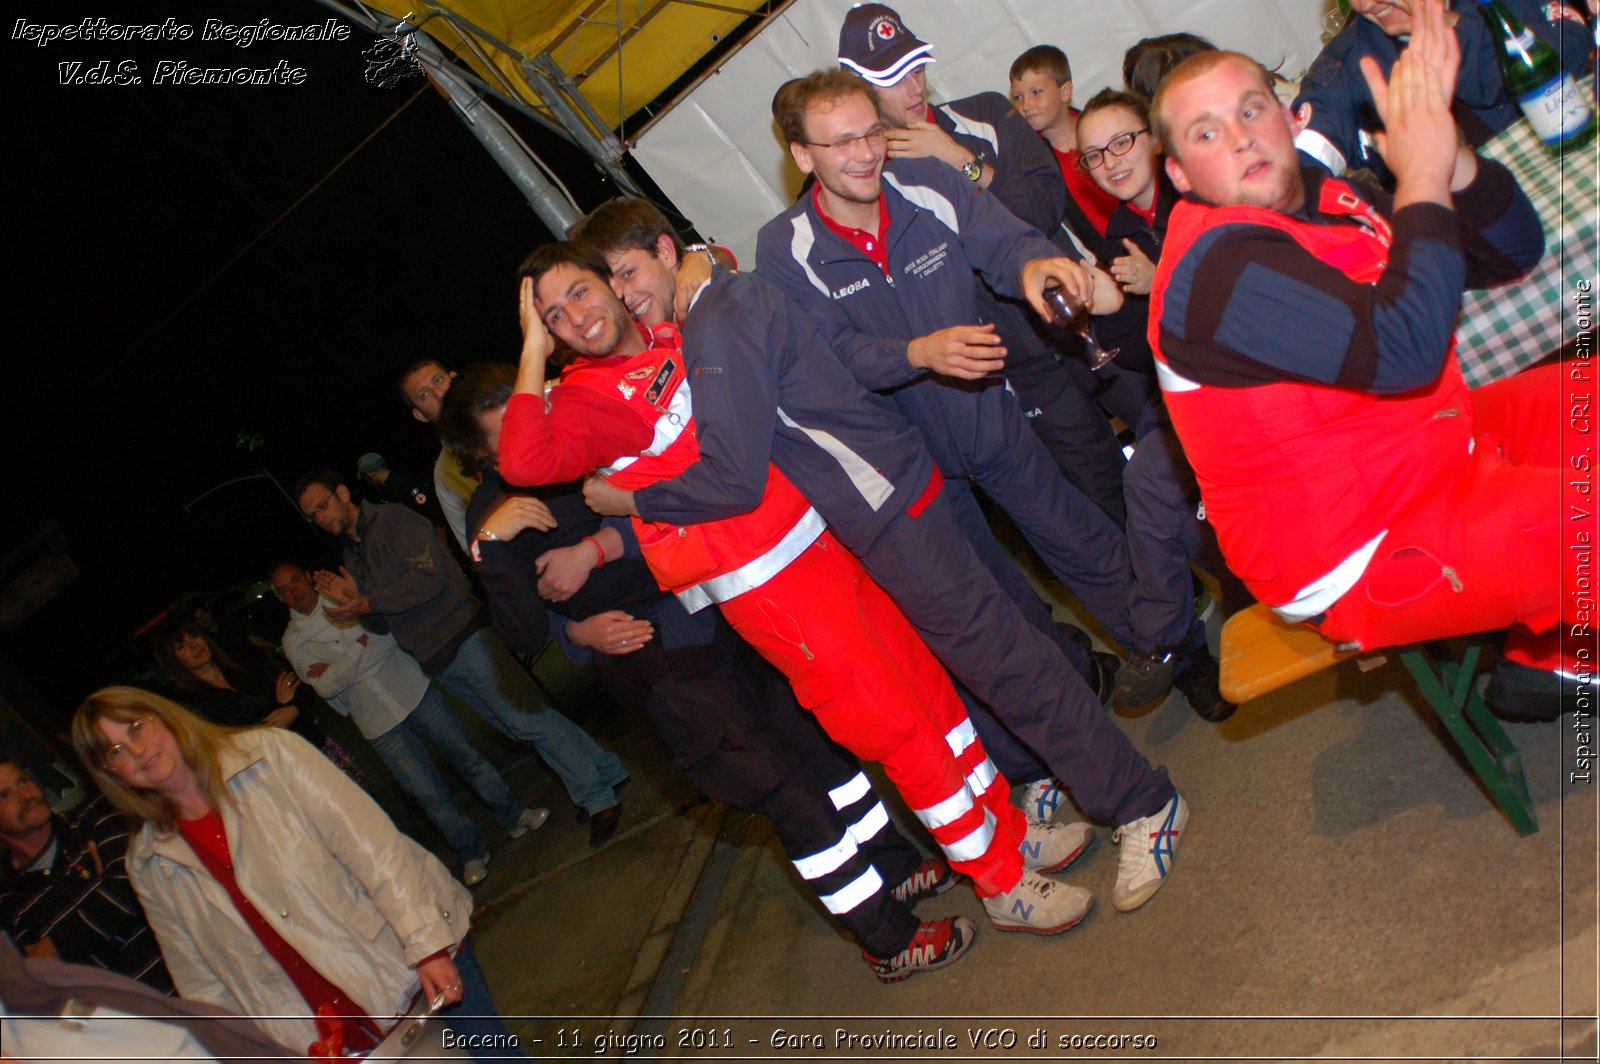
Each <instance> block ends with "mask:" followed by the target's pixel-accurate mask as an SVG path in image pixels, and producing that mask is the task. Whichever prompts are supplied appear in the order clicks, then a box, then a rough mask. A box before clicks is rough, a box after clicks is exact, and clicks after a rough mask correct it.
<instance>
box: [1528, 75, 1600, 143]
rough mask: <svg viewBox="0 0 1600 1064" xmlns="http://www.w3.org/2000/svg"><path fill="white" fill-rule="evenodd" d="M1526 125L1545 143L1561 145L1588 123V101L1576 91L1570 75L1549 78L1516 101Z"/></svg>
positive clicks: (1576, 87) (1589, 113) (1589, 112)
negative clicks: (1526, 122) (1523, 115)
mask: <svg viewBox="0 0 1600 1064" xmlns="http://www.w3.org/2000/svg"><path fill="white" fill-rule="evenodd" d="M1517 105H1518V106H1519V107H1521V108H1522V113H1523V114H1525V115H1527V116H1528V124H1529V125H1531V126H1533V131H1534V133H1536V134H1538V137H1539V139H1540V140H1542V141H1544V142H1545V143H1546V144H1560V143H1561V142H1562V141H1564V140H1566V139H1567V138H1568V137H1570V136H1572V135H1573V134H1574V133H1577V132H1578V131H1579V130H1581V129H1583V127H1584V126H1586V125H1588V124H1589V116H1590V115H1591V114H1592V113H1593V112H1591V111H1590V110H1589V101H1587V100H1585V99H1584V98H1583V93H1581V92H1579V91H1578V86H1577V83H1576V82H1574V81H1573V80H1572V75H1570V74H1562V75H1561V76H1560V77H1559V78H1551V79H1550V80H1549V81H1547V82H1545V84H1543V85H1541V86H1540V87H1539V88H1537V89H1535V90H1533V91H1532V92H1530V93H1528V94H1527V95H1526V96H1523V97H1521V98H1519V99H1518V100H1517Z"/></svg>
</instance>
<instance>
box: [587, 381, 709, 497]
mask: <svg viewBox="0 0 1600 1064" xmlns="http://www.w3.org/2000/svg"><path fill="white" fill-rule="evenodd" d="M673 355H674V356H676V357H677V359H678V361H679V362H680V363H681V362H682V361H683V355H682V354H679V353H678V352H676V351H675V352H673ZM693 418H694V395H693V393H692V392H691V390H690V388H689V381H688V380H687V379H685V380H684V382H683V383H682V384H680V385H678V390H677V391H675V392H673V393H672V400H671V401H670V402H669V403H667V409H666V410H664V411H662V412H661V414H660V416H658V417H657V418H656V423H655V427H654V429H653V431H652V432H651V435H650V446H649V447H647V448H645V449H644V450H643V451H641V452H639V453H638V454H630V455H625V456H623V457H622V458H618V459H617V460H616V461H615V462H612V463H611V464H610V465H608V466H601V467H600V469H599V470H597V472H598V473H599V474H600V475H601V476H603V477H607V476H610V475H611V474H612V473H615V472H617V471H619V470H623V469H627V468H628V467H629V466H631V465H633V463H635V462H637V461H638V460H639V459H641V458H649V457H654V456H655V455H658V454H660V453H661V452H662V451H664V450H666V449H667V448H668V447H670V446H672V444H673V442H674V441H676V440H677V438H678V437H679V436H680V435H682V434H683V430H684V429H685V428H687V427H688V425H689V422H690V421H691V420H693Z"/></svg>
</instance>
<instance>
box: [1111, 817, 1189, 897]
mask: <svg viewBox="0 0 1600 1064" xmlns="http://www.w3.org/2000/svg"><path fill="white" fill-rule="evenodd" d="M1187 823H1189V803H1188V802H1186V801H1184V800H1183V795H1181V794H1175V795H1173V796H1172V801H1170V802H1168V803H1167V804H1166V805H1164V806H1162V807H1161V808H1160V809H1158V810H1156V811H1155V812H1154V813H1151V814H1150V815H1149V816H1147V817H1140V818H1139V819H1138V820H1135V821H1133V822H1132V823H1129V824H1124V825H1122V826H1121V827H1119V828H1118V829H1117V830H1116V833H1115V834H1113V835H1112V836H1111V841H1112V842H1115V843H1118V844H1120V845H1121V846H1122V851H1121V852H1120V853H1119V854H1118V856H1117V885H1116V886H1115V887H1113V888H1112V889H1111V904H1112V905H1113V906H1114V907H1115V908H1116V910H1117V911H1118V912H1122V913H1126V912H1132V911H1133V910H1134V909H1137V908H1138V907H1139V906H1141V905H1143V904H1144V903H1145V902H1147V901H1149V900H1150V899H1151V897H1152V896H1154V895H1155V892H1156V891H1158V890H1160V889H1161V884H1163V883H1165V882H1166V881H1167V876H1168V875H1169V874H1170V873H1171V872H1172V862H1173V861H1175V860H1176V859H1177V856H1178V843H1179V842H1180V841H1181V840H1182V838H1183V828H1184V825H1185V824H1187Z"/></svg>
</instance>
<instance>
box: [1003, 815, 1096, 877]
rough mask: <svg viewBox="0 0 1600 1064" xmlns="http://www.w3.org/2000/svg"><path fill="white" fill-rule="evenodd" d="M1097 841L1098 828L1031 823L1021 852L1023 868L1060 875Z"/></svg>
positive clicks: (1081, 825)
mask: <svg viewBox="0 0 1600 1064" xmlns="http://www.w3.org/2000/svg"><path fill="white" fill-rule="evenodd" d="M1093 841H1094V828H1092V827H1090V826H1089V825H1088V824H1085V823H1083V822H1082V821H1078V822H1076V823H1072V824H1029V825H1028V831H1027V834H1025V835H1023V836H1022V842H1021V844H1020V845H1018V847H1017V848H1018V849H1019V850H1021V851H1022V867H1023V868H1026V869H1027V870H1028V871H1030V872H1059V871H1061V870H1062V869H1063V868H1065V867H1067V865H1069V864H1071V863H1072V862H1073V861H1076V860H1077V859H1078V855H1079V854H1081V853H1083V851H1084V850H1087V849H1088V848H1089V844H1090V843H1091V842H1093Z"/></svg>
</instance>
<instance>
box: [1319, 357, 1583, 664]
mask: <svg viewBox="0 0 1600 1064" xmlns="http://www.w3.org/2000/svg"><path fill="white" fill-rule="evenodd" d="M1574 365H1583V366H1584V367H1585V370H1587V363H1581V364H1580V363H1575V364H1574ZM1567 373H1568V368H1567V366H1564V365H1555V366H1546V367H1543V368H1541V369H1535V370H1529V371H1527V372H1525V373H1522V374H1519V375H1518V376H1515V377H1511V378H1508V379H1506V380H1501V381H1496V382H1495V383H1493V384H1489V385H1486V386H1484V387H1482V388H1479V389H1477V390H1476V391H1474V392H1473V393H1472V418H1473V437H1474V447H1473V450H1472V453H1471V455H1469V456H1467V457H1466V459H1465V460H1464V461H1463V462H1462V464H1461V471H1460V475H1459V476H1458V477H1457V478H1456V479H1455V480H1454V482H1452V483H1451V484H1450V485H1448V486H1447V487H1446V489H1445V490H1443V491H1441V492H1439V493H1438V494H1436V495H1435V496H1433V497H1432V498H1430V499H1429V500H1428V501H1427V502H1426V503H1424V504H1423V505H1419V506H1414V507H1412V508H1411V509H1410V510H1408V511H1406V512H1405V513H1402V514H1400V515H1399V516H1398V517H1397V518H1396V519H1395V520H1394V521H1393V522H1392V523H1391V524H1390V526H1389V533H1388V535H1387V536H1385V537H1384V540H1383V542H1382V543H1381V544H1380V545H1379V547H1378V552H1377V554H1376V555H1375V556H1374V557H1373V559H1372V562H1371V564H1370V565H1368V567H1367V570H1366V572H1365V573H1364V574H1363V576H1362V579H1361V582H1360V583H1358V584H1357V585H1356V586H1355V587H1354V588H1352V589H1351V590H1350V591H1349V592H1347V593H1346V594H1345V595H1344V597H1343V598H1341V599H1340V600H1339V601H1338V602H1337V603H1335V604H1334V606H1333V608H1332V609H1330V610H1329V611H1328V616H1327V619H1326V620H1325V621H1324V622H1323V623H1322V625H1321V626H1320V627H1321V631H1322V632H1323V634H1324V635H1326V636H1328V637H1329V638H1330V639H1334V640H1338V641H1341V642H1342V641H1347V640H1354V641H1356V642H1358V643H1360V644H1361V645H1362V646H1363V647H1368V648H1374V647H1382V646H1397V645H1401V644H1405V643H1414V642H1418V641H1419V640H1424V639H1436V638H1442V637H1444V636H1451V635H1464V634H1467V633H1471V632H1483V631H1491V630H1494V629H1499V628H1509V629H1510V631H1509V632H1508V633H1507V635H1506V646H1505V654H1506V656H1507V657H1508V658H1511V659H1513V660H1516V661H1520V662H1521V663H1523V664H1525V665H1532V666H1534V667H1536V668H1545V669H1556V668H1562V669H1568V670H1570V669H1574V668H1577V667H1579V664H1580V662H1581V661H1583V658H1584V657H1585V656H1587V662H1585V663H1584V664H1583V666H1582V667H1583V669H1584V671H1585V672H1593V670H1594V664H1595V663H1594V658H1593V637H1592V629H1593V624H1592V621H1591V620H1590V617H1589V614H1592V612H1593V599H1594V596H1593V592H1592V583H1591V581H1592V580H1593V570H1592V564H1591V562H1592V556H1591V555H1592V550H1593V547H1594V544H1593V538H1592V532H1584V537H1585V538H1583V539H1582V540H1581V542H1582V543H1586V544H1587V546H1586V547H1584V548H1583V549H1573V546H1574V545H1576V544H1577V543H1578V542H1579V541H1578V540H1574V543H1567V542H1565V540H1569V539H1573V538H1574V534H1575V533H1576V532H1577V531H1578V529H1577V528H1575V526H1574V520H1575V515H1574V513H1573V512H1572V509H1571V507H1570V506H1569V505H1567V503H1566V502H1565V501H1564V499H1563V492H1564V490H1566V487H1567V482H1568V481H1569V480H1576V479H1577V477H1576V476H1574V475H1573V467H1572V466H1571V464H1570V462H1571V459H1572V457H1573V455H1574V454H1575V453H1577V451H1578V450H1580V449H1582V448H1583V447H1584V446H1586V445H1587V444H1586V439H1585V440H1580V439H1578V438H1576V435H1575V433H1574V432H1573V431H1572V430H1571V425H1572V421H1571V419H1570V418H1569V416H1568V415H1569V414H1570V413H1571V410H1570V409H1569V399H1570V396H1569V395H1568V392H1569V391H1570V389H1569V388H1568V387H1567V381H1566V376H1567ZM1586 387H1587V389H1588V394H1590V395H1592V394H1593V385H1592V384H1588V385H1587V386H1586ZM1585 431H1587V430H1585ZM1563 452H1567V453H1565V454H1564V453H1563ZM1589 462H1590V463H1591V465H1592V463H1593V462H1594V456H1593V455H1592V454H1591V455H1590V456H1589ZM1595 509H1596V508H1595V506H1594V504H1593V502H1592V501H1591V500H1587V499H1586V500H1584V510H1582V511H1579V515H1578V516H1579V517H1582V516H1583V515H1584V513H1585V511H1586V514H1587V522H1588V523H1587V526H1586V528H1588V529H1592V528H1593V527H1594V518H1593V514H1594V512H1595ZM1580 589H1589V590H1587V591H1585V592H1584V593H1583V594H1579V591H1580ZM1586 602H1587V605H1585V603H1586ZM1579 626H1581V627H1579ZM1585 629H1587V630H1588V631H1589V632H1590V637H1589V639H1588V643H1589V647H1588V648H1584V647H1583V646H1582V645H1581V644H1582V643H1583V640H1581V639H1578V638H1571V637H1572V636H1574V634H1575V633H1581V632H1582V631H1583V630H1585Z"/></svg>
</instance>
